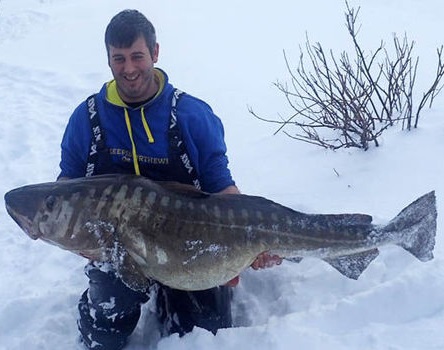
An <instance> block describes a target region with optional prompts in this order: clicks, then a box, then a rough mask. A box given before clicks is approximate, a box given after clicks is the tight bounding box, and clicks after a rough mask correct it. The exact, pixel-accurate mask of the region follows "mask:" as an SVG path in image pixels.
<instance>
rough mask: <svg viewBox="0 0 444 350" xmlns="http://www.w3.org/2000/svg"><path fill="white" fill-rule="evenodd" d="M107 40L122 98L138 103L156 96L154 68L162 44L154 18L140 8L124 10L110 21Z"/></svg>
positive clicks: (109, 62)
mask: <svg viewBox="0 0 444 350" xmlns="http://www.w3.org/2000/svg"><path fill="white" fill-rule="evenodd" d="M105 44H106V50H107V52H108V64H109V66H110V68H111V71H112V73H113V76H114V79H115V81H116V84H117V90H118V93H119V95H120V97H121V98H122V100H123V101H125V102H127V103H139V102H143V101H146V100H148V99H150V98H151V97H153V96H154V95H155V94H156V93H157V91H158V89H159V84H158V82H157V81H156V77H155V69H154V64H155V63H157V59H158V56H159V45H158V44H157V42H156V32H155V30H154V27H153V25H152V24H151V22H150V21H148V20H147V19H146V17H145V16H144V15H143V14H141V13H140V12H139V11H136V10H125V11H122V12H120V13H118V14H117V15H115V16H114V17H113V18H112V19H111V22H110V23H109V24H108V27H107V28H106V32H105Z"/></svg>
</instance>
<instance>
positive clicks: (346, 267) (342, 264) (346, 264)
mask: <svg viewBox="0 0 444 350" xmlns="http://www.w3.org/2000/svg"><path fill="white" fill-rule="evenodd" d="M378 255H379V251H378V249H376V248H375V249H371V250H367V251H364V252H361V253H356V254H351V255H343V256H339V257H336V258H332V259H323V260H324V261H325V262H327V263H328V264H330V265H331V266H333V267H334V268H335V269H336V270H338V271H339V272H340V273H341V274H343V275H344V276H347V277H348V278H352V279H354V280H357V279H358V278H359V276H360V275H361V273H362V272H363V271H364V270H365V269H366V268H367V267H368V265H370V263H371V262H372V261H373V260H374V259H375V258H376V257H377V256H378Z"/></svg>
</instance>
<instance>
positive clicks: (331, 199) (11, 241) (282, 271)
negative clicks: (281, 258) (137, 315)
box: [0, 0, 444, 350]
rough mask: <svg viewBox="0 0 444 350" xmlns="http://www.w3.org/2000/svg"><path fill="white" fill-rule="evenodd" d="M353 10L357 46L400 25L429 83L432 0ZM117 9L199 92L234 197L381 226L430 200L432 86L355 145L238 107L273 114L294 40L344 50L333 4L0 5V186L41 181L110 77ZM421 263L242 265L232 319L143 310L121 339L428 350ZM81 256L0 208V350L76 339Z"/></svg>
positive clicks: (441, 297) (165, 349)
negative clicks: (237, 192)
mask: <svg viewBox="0 0 444 350" xmlns="http://www.w3.org/2000/svg"><path fill="white" fill-rule="evenodd" d="M350 4H351V5H352V6H358V5H361V6H362V8H361V16H360V22H361V23H362V29H361V34H360V38H361V41H362V43H363V46H364V47H365V48H366V49H375V48H376V47H377V46H378V45H379V42H380V40H381V39H383V40H385V41H386V42H387V44H388V45H390V44H391V40H392V33H393V32H396V33H398V35H399V36H402V35H403V34H404V33H406V34H407V35H408V37H409V39H411V40H414V41H415V42H416V48H415V55H418V56H420V67H419V78H418V91H421V90H422V89H424V88H425V87H426V83H427V81H430V79H432V78H433V74H434V71H435V62H436V48H437V47H438V46H440V45H441V44H442V43H443V42H444V38H443V36H442V33H443V30H444V24H443V21H442V14H443V13H444V2H442V1H440V0H427V1H417V0H373V1H371V2H370V1H357V0H356V1H352V0H350ZM123 8H137V9H139V10H141V11H142V12H143V13H145V14H146V15H147V17H149V18H150V19H151V20H152V21H153V22H154V24H155V26H156V27H157V32H158V40H159V42H160V47H161V51H160V62H159V67H161V68H163V69H165V70H166V71H167V72H168V73H169V75H170V79H171V81H172V83H173V84H175V85H176V86H177V87H179V88H181V89H183V90H185V91H187V92H189V93H191V94H194V95H196V96H199V97H201V98H203V99H204V100H206V101H208V102H209V103H210V104H211V105H212V106H213V108H214V110H215V111H216V113H217V114H218V115H219V116H220V117H221V119H222V120H223V122H224V124H225V129H226V141H227V144H228V148H229V156H230V160H231V169H232V172H233V175H234V176H235V178H236V180H237V184H238V186H239V187H240V189H241V190H242V191H243V192H244V193H248V194H258V195H262V196H266V197H268V198H270V199H273V200H275V201H277V202H280V203H282V204H284V205H287V206H290V207H292V208H294V209H297V210H302V211H306V212H316V213H341V212H363V213H368V214H371V215H373V216H374V219H375V222H377V223H383V222H386V221H388V220H390V219H391V218H392V217H393V216H395V215H396V214H397V212H399V211H400V210H401V209H402V208H403V207H404V206H406V205H407V204H409V203H410V202H411V201H413V200H414V199H416V198H417V197H419V196H420V195H422V194H424V193H426V192H428V191H430V190H433V189H434V190H436V194H437V199H438V213H439V214H440V209H441V208H444V202H443V201H444V199H443V198H444V162H443V160H442V158H443V154H444V116H443V114H444V95H440V96H439V97H438V99H437V100H436V102H435V105H434V107H433V108H432V109H431V110H426V111H425V112H424V113H423V116H422V119H421V121H420V127H419V128H418V129H416V130H413V131H411V132H405V131H401V130H400V128H399V127H395V128H393V129H391V130H389V131H388V132H386V133H385V134H384V137H383V138H382V146H381V147H379V148H372V149H370V150H369V151H367V152H362V151H359V150H350V149H349V150H339V151H337V152H331V151H325V150H322V149H320V148H317V147H314V146H310V145H307V144H302V143H298V142H296V141H294V140H291V139H290V138H288V137H286V136H284V135H283V134H278V135H276V136H273V132H274V129H273V127H272V126H271V125H269V124H265V123H262V122H260V121H258V120H257V119H255V118H254V117H252V116H251V115H250V114H249V113H248V106H252V107H253V108H254V109H255V111H256V112H258V113H261V114H265V115H270V116H277V114H278V113H281V114H285V113H286V112H288V107H287V105H286V102H285V100H284V98H283V96H282V95H280V94H279V92H278V91H277V90H276V89H275V88H274V87H273V86H272V83H273V82H274V81H276V80H277V79H279V80H285V79H288V74H287V73H286V68H285V62H284V59H283V55H282V50H283V49H285V50H287V52H288V53H289V54H290V55H291V54H294V55H293V56H292V57H294V58H295V59H296V58H297V53H298V45H303V44H304V43H305V35H306V32H307V33H308V35H309V37H310V39H311V40H312V41H313V42H315V41H320V42H321V43H322V44H323V46H324V48H326V49H328V48H332V49H333V50H335V52H340V51H342V50H343V49H348V48H350V43H349V41H348V37H347V33H346V29H345V25H344V17H343V12H344V8H345V5H344V2H343V1H342V0H330V1H326V0H311V1H304V2H303V1H292V0H276V1H272V2H261V1H257V0H244V1H238V0H225V1H206V0H188V1H183V2H182V1H172V0H164V1H146V0H138V1H137V0H127V1H125V2H123V1H117V0H95V1H91V0H20V1H17V0H0V77H1V78H0V102H1V108H0V115H1V122H2V126H1V128H0V174H2V175H1V178H2V180H1V181H0V193H5V192H6V191H8V190H10V189H12V188H14V187H18V186H21V185H24V184H29V183H37V182H45V181H51V180H53V179H55V177H56V176H57V174H58V161H59V144H60V140H61V137H62V133H63V130H64V127H65V124H66V122H67V119H68V117H69V115H70V113H71V111H72V110H73V109H74V108H75V107H76V106H77V104H78V103H79V102H80V101H82V100H83V99H85V98H86V97H87V96H88V95H90V94H91V93H92V92H94V91H97V90H98V89H99V88H100V87H101V85H102V83H103V82H104V81H107V80H109V79H110V78H111V75H110V72H109V69H108V67H107V62H106V53H105V47H104V44H103V32H104V29H105V26H106V24H107V23H108V21H109V20H110V18H111V17H112V16H113V15H114V14H115V13H117V12H118V11H120V10H121V9H123ZM443 229H444V228H443V222H442V218H441V215H439V222H438V233H437V241H436V247H435V259H434V260H432V261H430V262H427V263H421V262H419V261H417V260H416V259H415V258H413V257H412V256H411V255H410V254H408V253H407V252H405V251H404V250H402V249H401V248H398V247H388V248H384V249H382V252H381V255H380V256H379V257H378V258H377V259H376V260H375V261H374V262H373V263H372V264H371V265H370V267H369V268H368V269H367V270H366V271H365V272H364V273H363V275H362V276H361V278H360V279H359V280H358V281H352V280H348V279H347V278H345V277H343V276H342V275H340V274H339V273H338V272H337V271H336V270H334V269H332V268H331V267H330V266H329V265H327V264H326V263H324V262H322V261H318V260H313V259H306V260H304V261H302V262H301V263H300V264H292V263H284V264H283V265H281V266H279V267H276V268H273V269H269V270H264V271H260V272H256V271H252V270H249V271H245V272H244V273H243V274H242V276H241V277H242V278H241V283H240V285H239V286H238V287H237V288H236V289H235V299H234V313H235V320H236V324H237V326H238V327H236V328H233V329H227V330H221V331H220V332H219V333H218V334H217V335H216V336H213V335H212V334H211V333H208V332H207V331H205V330H202V329H195V330H194V331H193V332H192V333H191V334H189V335H187V336H185V337H183V338H178V337H176V336H171V337H168V338H165V339H161V340H159V339H157V338H156V336H155V334H153V332H152V327H150V322H151V321H152V320H151V318H150V317H149V307H150V305H147V306H146V307H145V308H144V314H143V317H142V319H141V321H140V322H139V325H138V328H137V330H136V332H135V333H134V335H133V337H132V339H131V343H130V345H129V346H128V349H130V350H135V349H158V350H170V349H171V350H172V349H174V350H177V349H188V350H191V349H193V350H194V349H216V350H217V349H224V350H227V349H233V350H234V349H236V350H237V349H276V350H278V349H304V350H314V349H329V350H332V349H334V350H338V349H366V350H368V349H381V350H386V349H392V350H398V349H399V350H406V349H409V350H411V349H415V350H416V349H418V350H419V349H421V350H429V349H430V350H431V349H443V348H444V332H443V328H444V292H443V291H444V264H443V262H444V241H443V238H442V235H443ZM84 263H85V261H84V260H83V259H82V258H80V257H77V256H74V255H73V254H70V253H68V252H66V251H62V250H60V249H57V248H55V247H53V246H49V245H46V244H44V243H42V242H39V241H31V240H30V239H29V238H28V237H26V236H25V235H24V234H23V233H22V232H21V231H20V229H19V228H18V227H17V226H16V225H15V224H14V222H13V221H12V220H11V219H10V218H9V216H8V215H7V214H6V211H5V209H4V207H3V206H1V208H0V276H1V282H0V349H1V350H3V349H5V350H6V349H7V350H19V349H20V350H22V349H30V350H37V349H79V344H78V343H77V327H76V317H77V310H76V308H77V300H78V298H79V296H80V293H81V292H82V291H83V290H84V289H85V288H86V284H87V280H86V277H85V276H84V275H83V265H84Z"/></svg>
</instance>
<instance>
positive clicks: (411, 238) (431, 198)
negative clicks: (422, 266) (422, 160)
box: [384, 191, 437, 261]
mask: <svg viewBox="0 0 444 350" xmlns="http://www.w3.org/2000/svg"><path fill="white" fill-rule="evenodd" d="M436 218H437V210H436V197H435V192H434V191H432V192H429V193H427V194H425V195H423V196H422V197H420V198H418V199H417V200H416V201H414V202H413V203H411V204H410V205H408V206H407V207H406V208H404V209H403V210H402V211H401V212H400V213H399V214H398V215H397V216H396V217H395V218H394V219H393V220H392V221H390V222H389V223H388V224H387V226H386V227H385V228H384V231H386V232H387V231H388V232H392V233H395V234H396V235H397V236H399V237H398V239H397V241H398V242H397V245H399V246H401V247H402V248H404V249H405V250H407V251H408V252H410V253H411V254H413V255H414V256H415V257H416V258H417V259H419V260H421V261H428V260H431V259H433V248H434V246H435V236H436V225H437V224H436Z"/></svg>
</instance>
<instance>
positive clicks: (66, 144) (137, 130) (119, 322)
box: [58, 10, 281, 350]
mask: <svg viewBox="0 0 444 350" xmlns="http://www.w3.org/2000/svg"><path fill="white" fill-rule="evenodd" d="M105 45H106V49H107V54H108V64H109V67H110V68H111V72H112V74H113V77H114V79H113V80H112V81H110V82H108V83H106V84H104V85H103V87H102V89H101V90H100V92H99V93H98V94H96V95H95V96H93V97H91V98H89V99H88V100H87V101H84V102H83V103H81V104H80V105H79V106H78V107H77V109H76V110H75V111H74V113H73V114H72V116H71V118H70V120H69V123H68V126H67V128H66V130H65V134H64V136H63V140H62V145H61V146H62V157H61V162H60V168H61V173H60V175H59V177H58V179H59V180H63V179H66V178H76V177H82V176H89V175H98V174H105V173H135V174H137V175H142V176H147V177H149V178H151V179H153V180H173V181H178V182H182V183H186V184H193V185H195V186H196V187H198V188H201V189H202V190H204V191H206V192H211V193H239V190H238V189H237V187H236V185H235V183H234V181H233V179H232V177H231V174H230V171H229V169H228V166H227V165H228V160H227V157H226V146H225V141H224V133H223V126H222V123H221V121H220V120H219V118H217V117H216V116H215V115H214V113H213V111H212V110H211V108H210V107H209V106H208V105H207V104H206V103H205V102H203V101H201V100H199V99H197V98H195V97H192V96H190V95H188V94H181V93H180V92H179V91H178V90H175V89H174V88H173V86H172V85H171V84H170V83H169V82H168V76H167V75H166V73H165V72H163V71H162V70H160V69H158V68H155V67H154V64H155V63H157V61H158V56H159V45H158V43H157V41H156V34H155V29H154V27H153V25H152V24H151V23H150V22H149V21H148V20H147V19H146V17H145V16H144V15H143V14H141V13H140V12H138V11H136V10H125V11H122V12H120V13H118V14H117V15H116V16H114V17H113V18H112V20H111V21H110V23H109V24H108V26H107V28H106V32H105ZM280 261H281V260H280V258H278V257H275V256H269V255H267V254H265V253H264V254H261V255H260V256H259V257H258V259H257V260H256V261H255V262H254V263H253V265H252V266H253V268H255V269H257V268H263V267H267V266H272V265H273V264H279V263H280ZM85 273H86V275H87V276H88V277H89V288H88V289H87V290H86V291H85V292H84V293H83V295H82V297H81V299H80V302H79V312H80V318H79V321H78V326H79V330H80V333H81V339H82V341H83V343H84V344H85V345H86V346H87V347H88V348H90V349H106V350H115V349H121V348H123V347H124V346H125V344H126V342H127V339H128V337H129V335H130V334H131V333H132V332H133V330H134V328H135V327H136V324H137V322H138V319H139V317H140V306H141V304H142V303H144V302H146V301H147V300H148V298H149V294H148V291H145V292H140V291H133V290H131V289H130V288H128V287H127V286H126V285H125V284H123V282H122V281H121V280H120V279H119V278H118V277H117V276H116V274H115V272H114V271H113V270H112V269H111V268H110V266H109V265H107V264H103V263H97V262H90V263H89V264H88V265H87V266H86V268H85ZM153 284H154V289H155V290H156V291H157V293H155V296H153V297H155V298H156V306H157V316H158V319H159V321H160V324H161V325H162V330H161V331H162V334H164V335H167V334H171V333H174V332H176V333H179V334H180V335H183V334H185V333H186V332H190V331H191V330H192V328H193V327H194V326H199V327H202V328H205V329H208V330H210V331H212V332H213V333H216V331H217V330H218V329H220V328H224V327H231V326H232V319H231V306H230V303H231V295H232V293H231V289H230V288H231V286H234V285H236V284H237V279H235V280H233V281H231V282H229V285H226V286H219V287H216V288H213V289H210V290H205V291H198V292H184V291H179V290H173V289H171V288H168V287H166V286H163V285H161V284H160V283H157V282H155V281H153Z"/></svg>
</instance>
